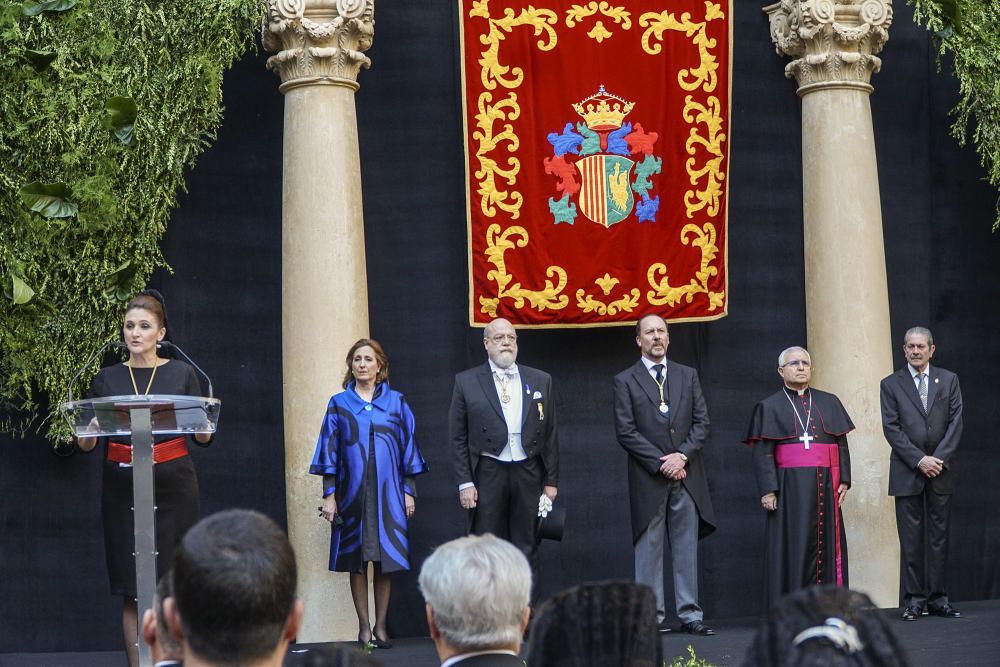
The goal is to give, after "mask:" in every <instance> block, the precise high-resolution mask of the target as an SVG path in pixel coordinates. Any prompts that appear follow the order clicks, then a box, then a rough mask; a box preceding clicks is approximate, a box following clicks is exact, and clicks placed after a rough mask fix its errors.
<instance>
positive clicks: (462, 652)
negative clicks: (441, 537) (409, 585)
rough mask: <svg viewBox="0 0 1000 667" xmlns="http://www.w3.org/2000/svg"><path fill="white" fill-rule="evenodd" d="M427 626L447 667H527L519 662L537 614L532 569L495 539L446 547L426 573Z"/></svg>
mask: <svg viewBox="0 0 1000 667" xmlns="http://www.w3.org/2000/svg"><path fill="white" fill-rule="evenodd" d="M418 584H419V586H420V592H421V593H422V594H423V596H424V601H425V602H426V603H427V627H428V628H430V633H431V639H433V640H434V646H435V648H436V649H437V652H438V657H439V658H440V659H441V666H442V667H450V666H451V665H455V664H461V666H462V667H472V666H473V665H475V666H476V667H523V666H524V663H523V662H521V659H520V658H518V657H517V654H518V652H519V651H520V649H521V638H522V637H523V636H524V629H525V628H526V627H528V618H529V616H530V614H531V609H530V607H529V604H528V603H529V598H530V595H531V567H530V566H529V565H528V559H527V558H525V556H524V554H523V553H521V551H520V550H519V549H517V548H516V547H514V546H513V545H511V544H510V543H508V542H505V541H504V540H501V539H498V538H496V537H494V536H493V535H482V536H476V535H470V536H468V537H462V538H459V539H457V540H452V541H451V542H446V543H445V544H442V545H441V546H439V547H438V548H437V549H435V550H434V553H432V554H431V555H430V556H429V557H428V558H427V560H425V561H424V564H423V566H422V567H421V568H420V577H419V579H418Z"/></svg>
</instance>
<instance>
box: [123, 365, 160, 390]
mask: <svg viewBox="0 0 1000 667" xmlns="http://www.w3.org/2000/svg"><path fill="white" fill-rule="evenodd" d="M125 365H126V366H128V376H129V377H130V378H132V389H133V390H134V391H135V395H136V396H138V395H139V387H138V386H137V385H136V383H135V373H133V372H132V360H131V359H129V360H128V361H126V362H125ZM157 368H159V364H158V363H156V362H153V372H152V374H150V376H149V384H147V385H146V393H144V394H143V396H149V388H150V387H152V386H153V378H155V377H156V369H157Z"/></svg>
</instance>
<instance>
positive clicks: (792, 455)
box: [774, 442, 844, 586]
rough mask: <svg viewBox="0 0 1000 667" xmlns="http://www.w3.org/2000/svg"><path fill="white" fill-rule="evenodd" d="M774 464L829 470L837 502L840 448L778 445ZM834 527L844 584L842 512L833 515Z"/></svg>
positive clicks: (840, 583) (822, 445) (841, 577)
mask: <svg viewBox="0 0 1000 667" xmlns="http://www.w3.org/2000/svg"><path fill="white" fill-rule="evenodd" d="M774 462H775V463H776V464H777V465H778V467H779V468H829V469H830V481H831V483H832V484H833V498H834V503H836V502H837V490H838V489H839V488H840V447H838V446H837V445H836V444H831V443H823V444H820V443H816V442H813V443H810V444H809V449H806V448H805V445H803V444H802V443H801V442H793V443H792V444H790V445H777V446H775V448H774ZM833 525H834V530H835V531H836V533H835V535H836V537H835V538H834V539H835V540H836V543H835V546H836V554H837V562H836V568H837V584H839V585H841V586H842V585H843V584H844V565H843V554H842V553H841V544H840V512H839V511H837V512H836V513H834V515H833Z"/></svg>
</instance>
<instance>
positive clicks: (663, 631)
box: [657, 619, 673, 635]
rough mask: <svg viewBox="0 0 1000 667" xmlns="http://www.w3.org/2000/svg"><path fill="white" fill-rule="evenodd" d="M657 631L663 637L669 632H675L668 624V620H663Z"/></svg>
mask: <svg viewBox="0 0 1000 667" xmlns="http://www.w3.org/2000/svg"><path fill="white" fill-rule="evenodd" d="M657 630H659V631H660V634H661V635H663V634H666V633H668V632H673V630H672V629H671V627H670V625H669V623H668V622H667V619H663V620H662V621H660V625H659V627H657Z"/></svg>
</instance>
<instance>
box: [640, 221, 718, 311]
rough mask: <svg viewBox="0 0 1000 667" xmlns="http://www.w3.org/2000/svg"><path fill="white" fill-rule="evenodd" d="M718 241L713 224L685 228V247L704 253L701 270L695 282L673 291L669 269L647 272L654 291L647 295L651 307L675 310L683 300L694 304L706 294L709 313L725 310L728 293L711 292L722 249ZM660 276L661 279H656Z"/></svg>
mask: <svg viewBox="0 0 1000 667" xmlns="http://www.w3.org/2000/svg"><path fill="white" fill-rule="evenodd" d="M692 239H693V240H692ZM715 240H716V232H715V225H713V224H712V223H710V222H706V223H705V224H704V226H702V227H699V226H698V225H696V224H693V223H691V224H687V225H684V228H683V229H682V230H681V241H682V242H683V243H684V245H693V246H694V247H696V248H698V249H699V250H701V268H699V270H698V271H696V272H695V276H694V278H691V280H690V281H689V282H688V284H686V285H681V286H679V287H671V286H670V278H669V273H668V269H667V266H666V265H664V264H661V263H659V262H657V263H655V264H652V265H650V267H649V270H647V271H646V280H648V281H649V285H650V287H652V288H653V289H651V290H649V291H648V292H646V299H647V300H648V301H649V303H651V304H653V305H654V306H662V305H668V306H675V305H677V304H678V303H679V302H680V301H681V299H684V300H685V301H686V302H687V303H691V301H692V300H693V299H694V296H695V295H696V294H706V295H707V296H708V310H709V311H713V310H716V309H718V308H720V307H722V303H723V301H724V300H725V298H726V293H725V291H721V292H713V291H711V290H710V289H708V281H709V279H710V278H712V277H713V276H717V275H718V274H719V269H718V267H716V266H713V265H712V263H713V262H714V261H715V259H716V257H717V256H718V254H719V246H718V245H716V242H715ZM658 275H661V276H662V277H661V278H657V276H658Z"/></svg>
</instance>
